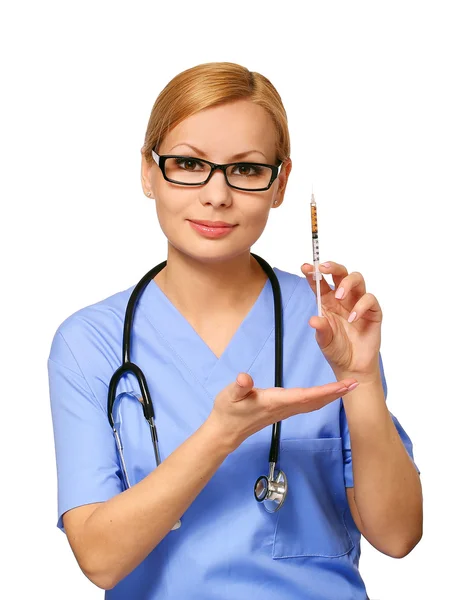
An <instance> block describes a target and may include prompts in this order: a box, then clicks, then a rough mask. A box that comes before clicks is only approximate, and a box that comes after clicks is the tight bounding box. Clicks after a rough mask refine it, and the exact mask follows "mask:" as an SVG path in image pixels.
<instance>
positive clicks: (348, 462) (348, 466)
mask: <svg viewBox="0 0 469 600" xmlns="http://www.w3.org/2000/svg"><path fill="white" fill-rule="evenodd" d="M379 369H380V373H381V381H382V383H383V390H384V398H385V399H387V396H388V386H387V384H386V377H385V375H384V369H383V361H382V358H381V353H379ZM391 417H392V420H393V422H394V425H395V426H396V429H397V431H398V433H399V436H400V438H401V440H402V442H403V444H404V446H405V448H406V450H407V453H408V455H409V456H410V458H411V459H412V461H414V454H413V446H412V441H411V439H410V437H409V436H408V435H407V433H406V432H405V430H404V428H403V427H402V425H401V424H400V423H399V421H398V420H397V419H396V417H395V416H394V415H393V414H391ZM340 428H341V436H342V453H343V458H344V482H345V487H353V471H352V450H351V443H350V432H349V428H348V424H347V418H346V414H345V409H344V405H343V403H342V401H341V408H340ZM414 465H415V462H414ZM415 468H416V469H417V472H418V473H419V474H420V471H419V468H418V467H417V465H415Z"/></svg>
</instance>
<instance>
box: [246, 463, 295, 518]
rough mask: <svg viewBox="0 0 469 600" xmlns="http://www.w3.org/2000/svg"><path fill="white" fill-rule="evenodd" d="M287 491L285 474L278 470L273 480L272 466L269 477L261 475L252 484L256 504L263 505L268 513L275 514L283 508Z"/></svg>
mask: <svg viewBox="0 0 469 600" xmlns="http://www.w3.org/2000/svg"><path fill="white" fill-rule="evenodd" d="M287 491H288V482H287V477H286V475H285V473H284V472H283V471H280V470H279V471H278V473H277V475H276V476H275V478H274V476H273V469H272V465H271V469H270V473H269V476H268V477H266V476H265V475H261V476H260V477H258V478H257V480H256V483H255V484H254V497H255V498H256V500H257V501H258V502H263V503H264V508H265V509H266V511H267V512H269V513H274V512H277V511H278V510H279V508H281V507H282V506H283V503H284V502H285V498H286V497H287Z"/></svg>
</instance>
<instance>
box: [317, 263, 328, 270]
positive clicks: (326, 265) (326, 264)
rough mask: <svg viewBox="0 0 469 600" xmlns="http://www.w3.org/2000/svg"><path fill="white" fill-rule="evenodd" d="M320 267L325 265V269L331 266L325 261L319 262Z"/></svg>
mask: <svg viewBox="0 0 469 600" xmlns="http://www.w3.org/2000/svg"><path fill="white" fill-rule="evenodd" d="M319 266H320V267H326V269H328V268H329V267H330V266H331V263H328V262H325V263H320V265H319Z"/></svg>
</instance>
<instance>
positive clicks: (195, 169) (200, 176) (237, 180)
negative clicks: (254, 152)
mask: <svg viewBox="0 0 469 600" xmlns="http://www.w3.org/2000/svg"><path fill="white" fill-rule="evenodd" d="M151 153H152V156H153V159H154V160H155V162H156V164H157V165H158V166H159V167H160V169H161V172H162V173H163V177H164V178H165V179H166V181H170V182H171V183H177V184H178V185H203V184H205V183H207V181H208V180H209V179H210V177H211V176H212V175H213V172H214V171H215V170H216V169H221V170H222V171H223V173H224V174H225V180H226V183H227V184H228V185H229V186H230V187H232V188H235V189H236V190H244V191H246V192H262V191H264V190H268V189H269V188H270V186H271V185H272V183H273V182H274V181H275V179H276V178H277V177H278V174H279V172H280V169H281V167H282V164H283V163H280V165H266V164H264V163H255V162H236V163H228V164H226V165H217V164H216V163H213V162H210V161H208V160H203V159H201V158H194V157H193V156H179V155H174V154H165V155H163V156H160V155H158V154H157V153H156V152H155V150H152V151H151Z"/></svg>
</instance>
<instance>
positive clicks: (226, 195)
mask: <svg viewBox="0 0 469 600" xmlns="http://www.w3.org/2000/svg"><path fill="white" fill-rule="evenodd" d="M199 197H200V201H201V202H202V204H207V203H208V204H212V205H213V206H223V205H224V206H229V205H230V204H231V202H232V198H231V189H230V186H229V185H228V184H227V182H226V179H225V174H224V173H223V171H222V170H221V169H215V170H214V171H213V173H212V176H211V177H210V179H209V180H208V181H207V183H206V184H205V185H203V186H202V187H201V188H200V193H199Z"/></svg>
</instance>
